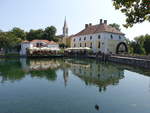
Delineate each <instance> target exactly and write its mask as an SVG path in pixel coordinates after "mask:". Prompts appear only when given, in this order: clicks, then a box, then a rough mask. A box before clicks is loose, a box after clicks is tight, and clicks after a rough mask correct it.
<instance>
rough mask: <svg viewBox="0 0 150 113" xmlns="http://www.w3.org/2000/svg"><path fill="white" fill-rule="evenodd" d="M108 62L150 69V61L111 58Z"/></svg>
mask: <svg viewBox="0 0 150 113" xmlns="http://www.w3.org/2000/svg"><path fill="white" fill-rule="evenodd" d="M108 61H111V62H115V63H121V64H127V65H131V66H137V67H141V68H146V69H150V60H148V59H139V58H132V57H123V56H110V57H109V58H108Z"/></svg>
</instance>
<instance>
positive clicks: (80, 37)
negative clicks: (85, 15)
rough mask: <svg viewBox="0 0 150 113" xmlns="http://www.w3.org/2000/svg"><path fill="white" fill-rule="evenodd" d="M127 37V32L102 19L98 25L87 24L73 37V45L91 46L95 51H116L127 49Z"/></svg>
mask: <svg viewBox="0 0 150 113" xmlns="http://www.w3.org/2000/svg"><path fill="white" fill-rule="evenodd" d="M125 39H126V38H125V34H123V33H122V32H120V31H118V30H116V29H115V28H113V27H111V26H109V25H107V21H106V20H105V21H104V23H102V20H101V22H100V24H98V25H94V26H92V24H89V25H88V24H86V25H85V29H84V30H82V31H81V32H79V33H77V34H76V35H74V37H73V38H72V41H71V47H89V48H91V49H92V50H93V52H94V53H96V52H101V53H116V52H117V51H119V49H120V51H125V50H127V46H126V45H125ZM121 44H122V45H123V46H121Z"/></svg>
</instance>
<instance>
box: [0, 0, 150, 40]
mask: <svg viewBox="0 0 150 113" xmlns="http://www.w3.org/2000/svg"><path fill="white" fill-rule="evenodd" d="M65 16H66V17H67V23H68V26H69V34H75V33H77V32H79V31H80V30H82V29H83V28H84V25H85V24H86V23H92V24H98V23H99V19H101V18H102V19H106V20H108V23H118V24H120V25H122V24H123V23H125V16H124V15H123V14H122V13H121V12H120V11H117V10H115V9H114V7H113V6H112V2H111V0H0V29H1V30H4V31H8V30H10V29H12V28H13V27H20V28H22V29H24V30H26V31H28V30H30V29H39V28H45V27H47V26H51V25H54V26H55V27H56V28H57V34H62V27H63V22H64V18H65ZM121 28H122V32H124V33H125V34H126V37H128V38H130V39H133V37H135V36H138V35H142V34H143V35H144V34H146V33H149V34H150V30H149V29H150V23H148V22H144V23H142V24H137V25H135V26H134V27H133V28H129V29H126V28H123V27H121Z"/></svg>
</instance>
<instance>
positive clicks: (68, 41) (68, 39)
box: [57, 17, 73, 47]
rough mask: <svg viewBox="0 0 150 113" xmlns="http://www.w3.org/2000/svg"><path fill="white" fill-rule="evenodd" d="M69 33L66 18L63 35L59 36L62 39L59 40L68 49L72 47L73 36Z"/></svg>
mask: <svg viewBox="0 0 150 113" xmlns="http://www.w3.org/2000/svg"><path fill="white" fill-rule="evenodd" d="M68 32H69V28H68V24H67V20H66V17H65V20H64V26H63V28H62V35H58V36H57V37H59V38H60V39H61V40H59V43H60V44H65V45H66V46H67V47H71V38H72V36H73V35H71V36H69V34H68Z"/></svg>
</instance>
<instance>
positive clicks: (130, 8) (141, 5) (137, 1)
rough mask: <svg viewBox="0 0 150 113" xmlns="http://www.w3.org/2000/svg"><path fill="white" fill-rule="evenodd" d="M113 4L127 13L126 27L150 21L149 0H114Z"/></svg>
mask: <svg viewBox="0 0 150 113" xmlns="http://www.w3.org/2000/svg"><path fill="white" fill-rule="evenodd" d="M113 5H114V6H115V8H116V9H118V10H120V11H121V12H122V13H124V14H125V15H126V24H125V25H124V26H125V27H132V26H133V25H134V24H136V23H141V22H144V21H146V20H147V21H149V22H150V1H149V0H113Z"/></svg>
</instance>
